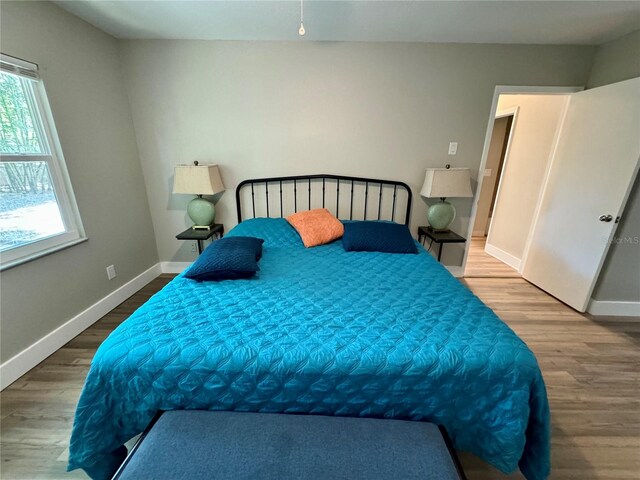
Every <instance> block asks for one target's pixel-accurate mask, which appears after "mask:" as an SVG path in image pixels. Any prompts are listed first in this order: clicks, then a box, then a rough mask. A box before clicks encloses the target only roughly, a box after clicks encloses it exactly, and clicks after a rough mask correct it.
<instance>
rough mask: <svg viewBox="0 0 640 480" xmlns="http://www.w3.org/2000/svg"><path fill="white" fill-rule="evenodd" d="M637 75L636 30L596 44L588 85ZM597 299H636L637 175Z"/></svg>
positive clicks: (639, 254) (639, 259)
mask: <svg viewBox="0 0 640 480" xmlns="http://www.w3.org/2000/svg"><path fill="white" fill-rule="evenodd" d="M635 77H640V30H637V31H635V32H633V33H630V34H629V35H625V36H624V37H621V38H619V39H617V40H614V41H613V42H609V43H606V44H604V45H602V46H601V47H599V48H598V50H597V51H596V55H595V57H594V62H593V68H592V70H591V74H590V75H589V81H588V82H587V86H588V87H589V88H594V87H598V86H601V85H607V84H610V83H615V82H620V81H622V80H628V79H629V78H635ZM592 297H593V298H595V299H596V300H600V301H629V302H640V176H638V178H636V181H635V184H634V186H633V188H632V190H631V194H630V196H629V200H628V201H627V205H626V207H625V211H624V214H623V217H622V220H621V221H620V225H619V226H618V230H617V231H616V235H615V241H614V243H613V244H612V245H611V248H610V249H609V254H608V255H607V259H606V261H605V264H604V266H603V268H602V273H601V274H600V278H599V279H598V283H597V284H596V288H595V290H594V292H593V295H592Z"/></svg>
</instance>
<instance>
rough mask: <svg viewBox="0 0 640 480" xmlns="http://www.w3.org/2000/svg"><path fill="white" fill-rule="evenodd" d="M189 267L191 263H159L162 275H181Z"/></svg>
mask: <svg viewBox="0 0 640 480" xmlns="http://www.w3.org/2000/svg"><path fill="white" fill-rule="evenodd" d="M190 266H191V262H160V268H161V269H162V273H182V272H184V271H185V270H186V269H187V268H189V267H190Z"/></svg>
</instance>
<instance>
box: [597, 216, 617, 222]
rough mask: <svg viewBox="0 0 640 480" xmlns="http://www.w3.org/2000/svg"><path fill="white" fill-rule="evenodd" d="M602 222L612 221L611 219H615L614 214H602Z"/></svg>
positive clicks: (600, 218)
mask: <svg viewBox="0 0 640 480" xmlns="http://www.w3.org/2000/svg"><path fill="white" fill-rule="evenodd" d="M598 220H600V221H601V222H610V221H611V220H613V216H612V215H600V217H599V219H598Z"/></svg>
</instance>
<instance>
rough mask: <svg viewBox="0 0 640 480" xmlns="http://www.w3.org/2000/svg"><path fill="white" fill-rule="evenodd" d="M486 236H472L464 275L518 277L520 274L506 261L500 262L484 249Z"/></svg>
mask: <svg viewBox="0 0 640 480" xmlns="http://www.w3.org/2000/svg"><path fill="white" fill-rule="evenodd" d="M486 242H487V237H472V238H471V241H470V242H468V245H469V255H468V256H467V265H466V267H465V269H464V276H465V277H516V278H517V277H520V274H519V273H518V272H517V271H516V270H514V269H513V268H511V267H510V266H509V265H507V264H506V263H502V262H501V261H500V260H498V259H497V258H495V257H492V256H491V255H489V254H488V253H487V252H485V251H484V246H485V243H486Z"/></svg>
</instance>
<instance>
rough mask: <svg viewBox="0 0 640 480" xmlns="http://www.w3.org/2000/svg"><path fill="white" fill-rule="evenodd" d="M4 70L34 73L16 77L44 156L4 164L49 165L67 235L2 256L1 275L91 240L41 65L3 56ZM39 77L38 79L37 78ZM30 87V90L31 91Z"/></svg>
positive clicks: (9, 158)
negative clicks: (39, 163)
mask: <svg viewBox="0 0 640 480" xmlns="http://www.w3.org/2000/svg"><path fill="white" fill-rule="evenodd" d="M1 60H2V67H3V68H2V70H3V72H2V73H4V74H9V75H11V74H12V72H10V71H5V70H7V68H6V67H7V65H16V66H17V67H19V68H20V69H22V71H24V69H28V70H30V72H29V75H28V76H22V75H19V74H16V76H17V77H18V78H19V80H20V82H21V83H22V84H23V87H27V88H24V92H25V94H26V97H27V102H28V103H29V106H30V109H31V112H32V114H33V115H34V116H35V117H36V118H34V121H35V128H36V131H37V134H38V138H39V139H40V143H41V146H42V149H43V152H42V153H40V154H13V155H10V154H4V153H3V154H2V155H0V162H46V164H47V166H48V168H49V174H50V177H51V184H52V186H53V191H54V194H55V197H56V201H57V203H58V208H59V210H60V215H61V217H62V222H63V225H64V228H65V231H64V232H62V233H59V234H56V235H52V236H49V237H45V238H40V239H37V240H34V241H32V242H29V243H25V244H23V245H19V246H16V247H13V248H9V249H7V250H4V251H2V252H0V271H2V270H6V269H8V268H11V267H15V266H16V265H20V264H22V263H25V262H28V261H31V260H34V259H36V258H40V257H42V256H44V255H48V254H50V253H53V252H56V251H58V250H62V249H64V248H68V247H70V246H72V245H76V244H78V243H81V242H84V241H86V240H87V237H86V236H85V232H84V228H83V226H82V220H81V219H80V212H79V210H78V205H77V203H76V200H75V195H74V194H73V188H72V187H71V181H70V180H69V173H68V171H67V167H66V164H65V161H64V156H63V154H62V148H61V146H60V141H59V139H58V133H57V131H56V128H55V123H54V121H53V115H52V113H51V108H50V106H49V101H48V99H47V93H46V91H45V88H44V84H43V82H42V80H41V79H40V78H39V76H38V75H37V65H35V64H31V63H29V62H25V61H24V60H20V59H14V58H13V57H9V56H7V55H4V54H2V58H1ZM34 76H35V78H33V77H34ZM29 87H30V88H29Z"/></svg>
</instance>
